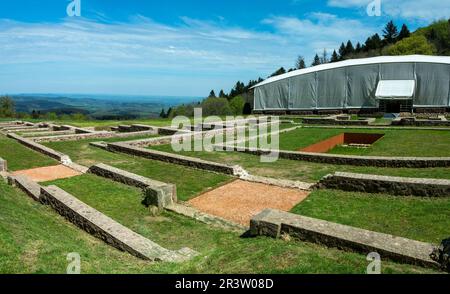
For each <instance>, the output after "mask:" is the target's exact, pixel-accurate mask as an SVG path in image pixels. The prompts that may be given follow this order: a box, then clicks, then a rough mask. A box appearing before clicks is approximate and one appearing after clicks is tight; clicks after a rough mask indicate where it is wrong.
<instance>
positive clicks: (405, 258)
mask: <svg viewBox="0 0 450 294" xmlns="http://www.w3.org/2000/svg"><path fill="white" fill-rule="evenodd" d="M250 233H251V234H252V235H266V236H271V237H274V238H278V237H280V236H282V235H288V236H290V237H292V238H294V239H298V240H301V241H307V242H312V243H318V244H322V245H325V246H329V247H336V248H339V249H345V250H349V251H354V252H359V253H362V254H368V253H370V252H377V253H379V254H380V255H381V258H382V259H386V258H387V259H390V260H393V261H398V262H402V263H408V264H414V265H420V266H425V267H431V268H437V267H439V264H438V263H437V262H435V261H433V260H432V259H431V257H430V255H431V253H432V252H433V248H434V246H433V245H432V244H429V243H424V242H419V241H415V240H410V239H406V238H402V237H396V236H393V235H388V234H383V233H378V232H373V231H368V230H364V229H360V228H355V227H350V226H345V225H341V224H337V223H332V222H328V221H324V220H320V219H314V218H310V217H305V216H300V215H296V214H292V213H288V212H283V211H279V210H274V209H266V210H264V211H263V212H261V213H260V214H258V215H256V216H255V217H253V218H252V220H251V222H250Z"/></svg>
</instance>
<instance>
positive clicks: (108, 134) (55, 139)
mask: <svg viewBox="0 0 450 294" xmlns="http://www.w3.org/2000/svg"><path fill="white" fill-rule="evenodd" d="M154 134H155V131H143V132H134V133H114V132H106V131H102V132H94V133H85V134H70V135H61V136H48V137H35V138H33V141H35V142H60V141H77V140H83V139H103V138H126V137H133V136H143V135H154Z"/></svg>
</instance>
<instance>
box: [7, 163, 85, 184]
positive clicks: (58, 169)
mask: <svg viewBox="0 0 450 294" xmlns="http://www.w3.org/2000/svg"><path fill="white" fill-rule="evenodd" d="M12 174H13V175H24V176H27V177H29V178H30V179H32V180H33V181H35V182H46V181H53V180H57V179H64V178H70V177H74V176H78V175H81V173H79V172H77V171H74V170H73V169H71V168H68V167H67V166H64V165H62V164H60V165H54V166H45V167H38V168H32V169H26V170H19V171H15V172H13V173H12Z"/></svg>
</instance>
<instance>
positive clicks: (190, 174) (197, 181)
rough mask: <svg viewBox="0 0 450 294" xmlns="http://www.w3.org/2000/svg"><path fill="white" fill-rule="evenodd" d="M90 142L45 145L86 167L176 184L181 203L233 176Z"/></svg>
mask: <svg viewBox="0 0 450 294" xmlns="http://www.w3.org/2000/svg"><path fill="white" fill-rule="evenodd" d="M90 141H92V139H91V140H80V141H72V142H52V143H45V145H47V146H50V147H51V148H54V149H56V150H58V151H61V152H63V153H65V154H68V155H69V156H70V157H71V159H72V160H74V161H76V162H78V163H80V164H84V165H86V166H91V165H93V164H96V163H100V162H102V163H105V164H109V165H112V166H115V167H117V168H121V169H124V170H128V171H130V172H133V173H136V174H139V175H142V176H146V177H149V178H151V179H155V180H159V181H163V182H166V183H172V184H176V185H177V194H178V198H179V199H180V200H188V199H190V198H192V197H194V196H195V195H197V194H198V193H201V192H203V191H205V190H207V189H210V188H212V187H215V186H217V185H219V184H221V183H224V182H226V181H229V180H230V177H228V176H226V175H222V174H216V173H210V172H206V171H202V170H196V169H192V168H187V167H184V166H180V165H174V164H170V163H165V162H161V161H155V160H150V159H144V158H140V157H134V156H130V155H126V154H120V153H111V152H108V151H105V150H102V149H99V148H96V147H92V146H89V142H90ZM109 141H117V139H109Z"/></svg>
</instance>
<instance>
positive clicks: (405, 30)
mask: <svg viewBox="0 0 450 294" xmlns="http://www.w3.org/2000/svg"><path fill="white" fill-rule="evenodd" d="M409 36H411V32H410V31H409V29H408V27H407V26H406V25H405V24H403V25H402V29H401V30H400V33H399V34H398V38H397V40H398V41H400V40H403V39H404V38H408V37H409Z"/></svg>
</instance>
